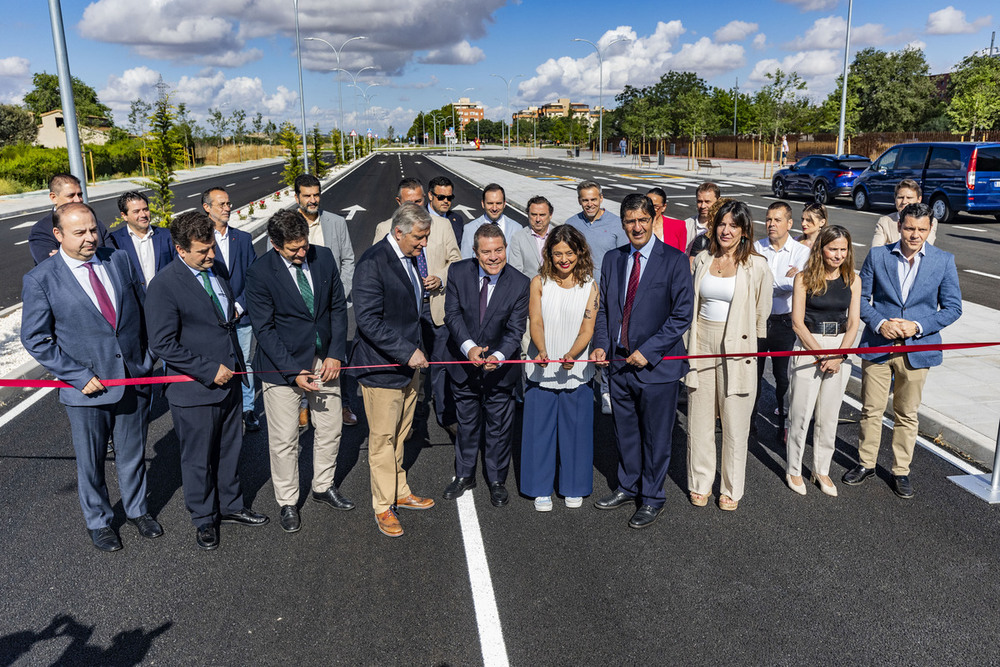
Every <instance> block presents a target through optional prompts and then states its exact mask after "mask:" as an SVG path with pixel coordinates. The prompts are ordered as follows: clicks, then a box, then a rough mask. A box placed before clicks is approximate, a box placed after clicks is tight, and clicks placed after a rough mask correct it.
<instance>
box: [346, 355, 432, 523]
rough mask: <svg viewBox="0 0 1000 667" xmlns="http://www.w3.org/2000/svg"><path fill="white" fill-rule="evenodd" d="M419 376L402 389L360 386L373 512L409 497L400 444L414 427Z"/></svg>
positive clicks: (416, 373)
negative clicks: (366, 426) (366, 425)
mask: <svg viewBox="0 0 1000 667" xmlns="http://www.w3.org/2000/svg"><path fill="white" fill-rule="evenodd" d="M421 377H422V375H421V374H420V373H418V372H416V371H414V373H413V380H412V381H411V382H410V384H408V385H407V386H405V387H403V388H402V389H384V388H381V387H366V386H365V385H361V397H362V398H363V399H364V401H365V415H366V416H367V418H368V467H369V469H370V471H371V482H372V509H374V510H375V513H376V514H381V513H382V512H385V511H386V510H387V509H389V508H390V507H392V506H393V505H394V504H395V502H396V500H397V499H398V498H405V497H406V496H408V495H410V486H409V485H408V484H407V483H406V471H405V470H403V445H404V443H405V442H406V436H407V435H409V434H410V427H411V426H412V425H413V413H414V411H415V410H416V407H417V392H418V389H419V386H420V378H421Z"/></svg>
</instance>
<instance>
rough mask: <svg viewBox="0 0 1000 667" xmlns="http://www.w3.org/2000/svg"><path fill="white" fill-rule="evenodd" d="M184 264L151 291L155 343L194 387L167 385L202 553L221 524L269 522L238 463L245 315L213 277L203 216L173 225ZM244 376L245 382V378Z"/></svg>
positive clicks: (215, 542)
mask: <svg viewBox="0 0 1000 667" xmlns="http://www.w3.org/2000/svg"><path fill="white" fill-rule="evenodd" d="M170 236H171V238H172V239H173V241H174V246H175V247H176V249H177V255H178V257H177V259H175V260H174V261H173V263H171V264H170V265H169V266H167V267H166V268H165V269H163V270H162V271H160V272H159V273H158V274H157V275H156V277H155V278H153V280H152V282H150V283H149V287H148V288H147V290H146V319H147V321H148V326H149V344H150V348H152V350H153V353H154V354H155V355H156V356H158V357H159V358H160V359H162V360H163V362H164V364H166V366H167V373H168V374H171V373H179V374H183V375H187V376H190V377H191V378H192V379H193V381H192V382H176V383H173V384H168V385H167V388H166V391H165V392H164V393H165V394H166V397H167V402H168V403H170V413H171V415H172V416H173V419H174V431H175V432H176V433H177V439H178V440H179V441H180V450H181V481H182V482H183V485H184V502H185V504H186V506H187V508H188V511H189V512H190V513H191V521H192V523H194V525H195V528H196V535H195V540H196V542H197V544H198V546H199V547H201V548H202V549H216V548H218V546H219V528H218V526H217V525H216V524H217V522H218V521H220V520H221V522H222V523H238V524H242V525H245V526H261V525H264V524H265V523H267V517H266V516H264V515H263V514H257V513H256V512H253V511H252V510H250V509H249V508H247V507H245V506H244V504H243V492H242V490H241V489H240V478H239V472H238V468H239V460H240V449H241V448H242V445H243V433H242V428H241V423H240V380H239V378H238V377H237V376H236V375H234V372H237V373H239V372H242V371H243V369H244V368H245V366H244V363H243V353H242V352H241V351H240V345H239V342H238V341H237V339H236V326H235V324H236V317H237V314H238V313H239V312H240V310H239V308H240V306H239V304H238V303H237V302H236V298H235V294H234V292H233V290H232V289H231V288H230V286H229V282H228V281H227V280H226V278H225V274H223V273H222V272H216V271H215V270H214V266H213V265H214V262H215V235H214V234H213V229H212V221H211V220H210V219H209V218H208V216H207V215H205V214H204V213H200V212H194V211H192V212H189V213H182V214H181V215H179V216H177V217H176V218H174V220H173V222H171V223H170ZM244 377H245V376H244Z"/></svg>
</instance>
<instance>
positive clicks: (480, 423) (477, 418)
mask: <svg viewBox="0 0 1000 667" xmlns="http://www.w3.org/2000/svg"><path fill="white" fill-rule="evenodd" d="M451 387H452V392H453V395H454V397H455V414H456V416H457V417H458V434H457V437H456V438H455V475H456V476H458V477H472V476H473V475H474V474H475V472H476V459H478V458H479V443H480V442H485V467H486V479H487V481H489V482H490V483H493V482H500V483H501V484H502V483H504V482H506V481H507V469H508V468H509V467H510V436H511V430H512V427H513V425H514V387H513V386H510V387H496V386H492V385H485V386H484V385H483V383H481V382H479V381H477V380H473V381H471V382H466V383H459V382H453V383H452V385H451Z"/></svg>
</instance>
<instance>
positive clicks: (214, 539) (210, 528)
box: [194, 524, 219, 551]
mask: <svg viewBox="0 0 1000 667" xmlns="http://www.w3.org/2000/svg"><path fill="white" fill-rule="evenodd" d="M194 541H195V542H197V543H198V547H199V548H201V549H204V550H205V551H212V550H213V549H218V548H219V529H218V528H216V527H215V526H214V525H213V524H208V525H207V526H201V527H200V528H198V532H197V533H196V534H195V537H194Z"/></svg>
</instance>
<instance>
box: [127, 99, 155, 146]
mask: <svg viewBox="0 0 1000 667" xmlns="http://www.w3.org/2000/svg"><path fill="white" fill-rule="evenodd" d="M152 109H153V107H152V106H151V105H150V104H149V102H146V101H144V100H143V99H142V98H141V97H140V98H136V99H134V100H132V103H131V104H130V105H129V108H128V126H129V129H130V130H132V134H134V135H136V136H137V137H141V136H143V135H144V134H146V122H147V121H148V120H149V112H150V111H152Z"/></svg>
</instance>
